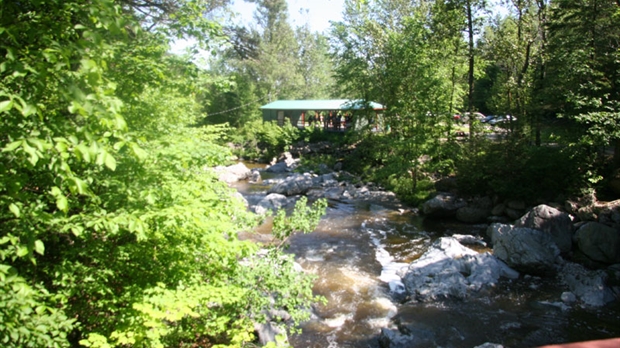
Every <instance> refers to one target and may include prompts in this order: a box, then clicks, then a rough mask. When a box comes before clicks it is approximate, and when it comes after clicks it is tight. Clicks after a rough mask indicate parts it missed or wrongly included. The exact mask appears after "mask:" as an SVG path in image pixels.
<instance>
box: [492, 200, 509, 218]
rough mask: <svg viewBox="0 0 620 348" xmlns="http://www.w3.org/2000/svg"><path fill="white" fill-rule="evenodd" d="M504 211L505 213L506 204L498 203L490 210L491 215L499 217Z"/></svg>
mask: <svg viewBox="0 0 620 348" xmlns="http://www.w3.org/2000/svg"><path fill="white" fill-rule="evenodd" d="M505 211H506V204H504V203H500V204H497V205H496V206H494V207H493V209H491V215H493V216H501V215H504V212H505Z"/></svg>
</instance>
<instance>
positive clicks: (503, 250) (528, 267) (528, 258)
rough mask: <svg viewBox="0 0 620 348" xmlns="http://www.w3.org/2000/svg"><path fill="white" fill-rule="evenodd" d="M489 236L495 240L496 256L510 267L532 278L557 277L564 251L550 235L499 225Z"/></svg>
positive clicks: (494, 252)
mask: <svg viewBox="0 0 620 348" xmlns="http://www.w3.org/2000/svg"><path fill="white" fill-rule="evenodd" d="M487 234H488V235H490V236H491V240H492V243H493V255H495V256H496V257H497V258H499V259H501V260H502V261H504V262H506V263H507V264H508V266H510V267H512V268H514V269H516V270H518V271H521V272H524V273H528V274H535V275H548V274H555V273H556V271H557V268H556V265H555V264H556V261H557V260H558V256H559V255H560V249H558V247H557V246H556V245H555V242H554V241H553V239H552V238H551V235H550V234H549V233H545V232H542V231H538V230H534V229H531V228H525V227H515V226H511V225H505V224H499V223H495V224H492V225H491V226H489V228H488V229H487Z"/></svg>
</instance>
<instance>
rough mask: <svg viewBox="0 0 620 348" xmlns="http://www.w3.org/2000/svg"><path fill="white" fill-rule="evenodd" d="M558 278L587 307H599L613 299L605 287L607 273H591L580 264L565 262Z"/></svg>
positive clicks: (609, 290) (600, 271) (610, 292)
mask: <svg viewBox="0 0 620 348" xmlns="http://www.w3.org/2000/svg"><path fill="white" fill-rule="evenodd" d="M559 278H560V280H561V281H562V282H563V283H564V284H565V285H566V286H568V288H569V290H570V292H572V293H573V294H574V295H575V296H577V298H579V300H580V301H581V302H583V303H584V304H585V305H587V306H592V307H601V306H604V305H605V304H607V303H609V302H611V301H613V300H614V299H615V297H614V295H613V292H612V291H611V289H610V288H609V287H608V286H607V273H605V272H604V271H602V270H597V271H591V270H588V269H586V268H585V267H583V266H582V265H580V264H577V263H573V262H566V263H565V264H564V265H563V267H562V269H561V271H560V273H559Z"/></svg>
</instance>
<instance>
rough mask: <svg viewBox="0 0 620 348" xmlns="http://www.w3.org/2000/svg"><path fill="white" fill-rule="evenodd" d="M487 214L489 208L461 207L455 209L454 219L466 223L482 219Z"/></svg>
mask: <svg viewBox="0 0 620 348" xmlns="http://www.w3.org/2000/svg"><path fill="white" fill-rule="evenodd" d="M488 215H489V209H485V208H479V207H469V206H468V207H462V208H459V209H458V210H457V211H456V219H457V220H459V221H462V222H466V223H476V222H481V221H484V220H485V219H486V218H487V216H488Z"/></svg>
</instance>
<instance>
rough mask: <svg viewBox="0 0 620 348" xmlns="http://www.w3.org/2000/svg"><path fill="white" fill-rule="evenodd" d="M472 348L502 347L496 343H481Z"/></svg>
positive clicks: (502, 347)
mask: <svg viewBox="0 0 620 348" xmlns="http://www.w3.org/2000/svg"><path fill="white" fill-rule="evenodd" d="M474 348H504V346H502V345H501V344H497V343H490V342H487V343H483V344H481V345H479V346H475V347H474Z"/></svg>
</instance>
